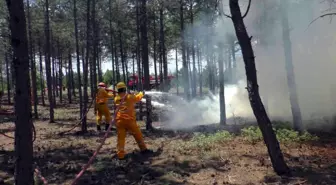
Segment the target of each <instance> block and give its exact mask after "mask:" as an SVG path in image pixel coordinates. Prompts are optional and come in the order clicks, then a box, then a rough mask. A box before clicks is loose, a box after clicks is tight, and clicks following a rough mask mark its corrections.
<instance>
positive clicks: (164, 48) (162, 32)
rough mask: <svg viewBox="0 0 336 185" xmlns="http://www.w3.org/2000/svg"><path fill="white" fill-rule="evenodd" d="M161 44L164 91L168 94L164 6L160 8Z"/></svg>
mask: <svg viewBox="0 0 336 185" xmlns="http://www.w3.org/2000/svg"><path fill="white" fill-rule="evenodd" d="M160 41H161V42H160V43H161V49H162V57H163V58H162V59H163V61H162V62H163V84H162V85H163V90H164V92H168V90H169V89H168V85H169V81H168V62H167V54H166V45H165V32H164V17H163V5H161V7H160Z"/></svg>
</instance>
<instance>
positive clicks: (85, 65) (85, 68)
mask: <svg viewBox="0 0 336 185" xmlns="http://www.w3.org/2000/svg"><path fill="white" fill-rule="evenodd" d="M90 6H91V1H90V0H87V6H86V8H87V12H86V56H85V60H83V74H84V75H83V76H84V79H83V86H84V87H83V89H84V101H83V113H84V112H86V110H87V103H88V92H87V88H88V87H87V82H88V75H87V74H88V71H89V70H88V67H89V64H88V63H89V57H90V44H91V42H90V34H91V26H90ZM83 51H84V49H83ZM83 55H84V52H83ZM83 58H84V57H83ZM83 115H84V117H83V119H82V120H83V121H82V132H83V133H85V132H87V122H86V115H85V114H83Z"/></svg>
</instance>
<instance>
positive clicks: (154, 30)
mask: <svg viewBox="0 0 336 185" xmlns="http://www.w3.org/2000/svg"><path fill="white" fill-rule="evenodd" d="M153 39H154V40H153V60H154V75H155V89H156V90H159V81H158V74H157V64H156V59H157V57H156V54H157V53H156V46H157V35H156V16H155V11H154V12H153Z"/></svg>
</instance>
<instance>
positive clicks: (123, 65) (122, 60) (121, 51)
mask: <svg viewBox="0 0 336 185" xmlns="http://www.w3.org/2000/svg"><path fill="white" fill-rule="evenodd" d="M118 25H119V30H118V32H119V51H120V59H121V68H122V72H123V81H124V82H126V73H125V57H124V50H123V44H122V34H121V28H120V27H121V25H120V22H119V24H118Z"/></svg>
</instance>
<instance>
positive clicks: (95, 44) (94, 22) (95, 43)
mask: <svg viewBox="0 0 336 185" xmlns="http://www.w3.org/2000/svg"><path fill="white" fill-rule="evenodd" d="M91 17H92V31H93V32H92V36H93V38H92V41H93V56H92V59H93V60H92V71H93V74H92V75H93V81H92V83H93V84H92V91H91V98H94V96H95V94H96V89H97V88H96V86H97V48H98V41H97V38H98V37H97V33H98V29H97V20H96V0H92V15H91Z"/></svg>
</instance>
